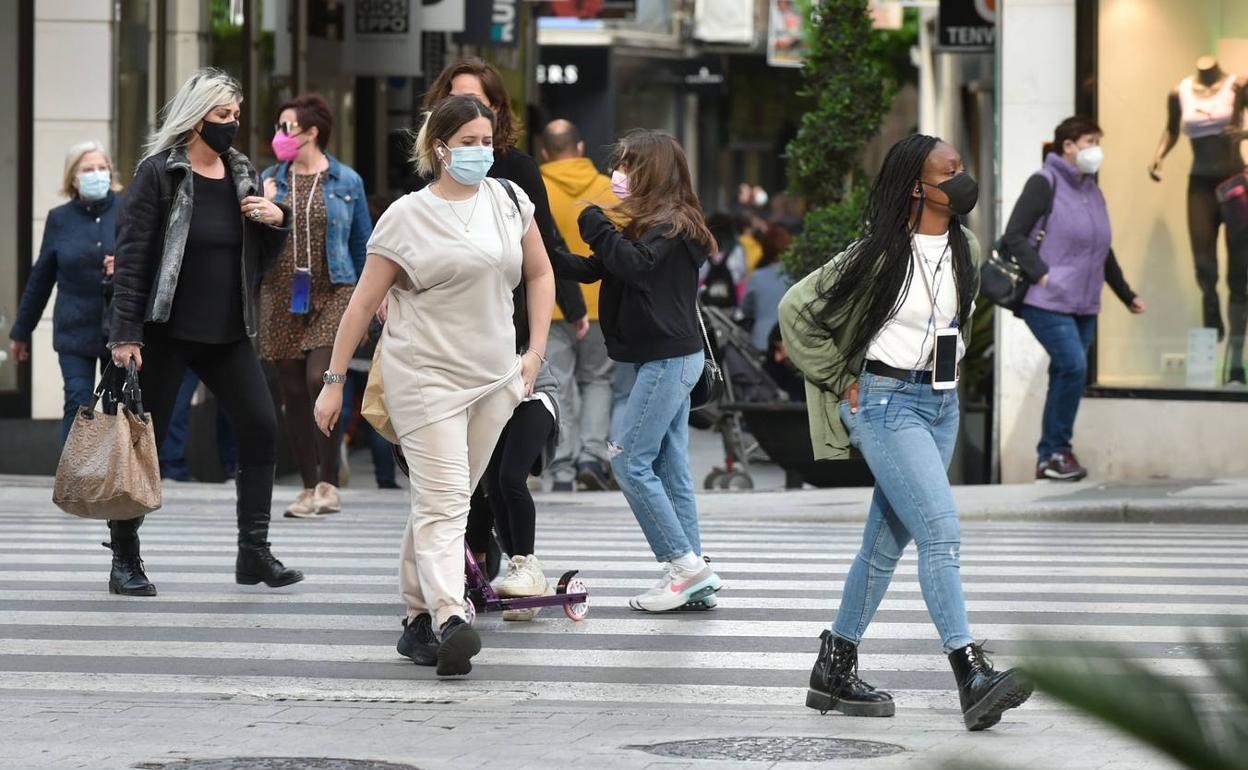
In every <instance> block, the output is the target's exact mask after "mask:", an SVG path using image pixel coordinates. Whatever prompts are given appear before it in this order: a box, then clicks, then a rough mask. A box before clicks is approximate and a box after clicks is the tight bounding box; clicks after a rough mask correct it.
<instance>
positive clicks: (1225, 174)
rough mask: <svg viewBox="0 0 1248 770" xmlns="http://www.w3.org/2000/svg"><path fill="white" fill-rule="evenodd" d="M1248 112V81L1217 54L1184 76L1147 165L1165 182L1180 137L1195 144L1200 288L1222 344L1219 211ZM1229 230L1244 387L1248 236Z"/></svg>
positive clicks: (1193, 198)
mask: <svg viewBox="0 0 1248 770" xmlns="http://www.w3.org/2000/svg"><path fill="white" fill-rule="evenodd" d="M1246 106H1248V78H1240V77H1237V76H1235V75H1232V74H1228V73H1226V72H1223V71H1222V68H1221V67H1220V66H1219V65H1218V61H1217V60H1216V59H1215V58H1213V57H1212V56H1203V57H1201V58H1200V59H1199V60H1197V62H1196V74H1195V75H1192V76H1189V77H1187V78H1184V80H1183V81H1182V82H1180V83H1179V85H1178V86H1176V87H1175V89H1174V90H1173V91H1171V92H1170V96H1169V99H1168V102H1167V121H1166V128H1165V130H1164V131H1163V132H1162V134H1161V141H1160V143H1159V144H1158V145H1157V151H1156V153H1155V154H1154V156H1153V162H1152V164H1151V165H1150V166H1149V167H1148V173H1149V176H1150V177H1152V179H1153V181H1155V182H1160V181H1161V163H1162V160H1163V159H1164V158H1165V157H1166V155H1168V154H1169V153H1170V151H1171V150H1172V149H1174V146H1175V144H1177V143H1178V141H1179V132H1180V131H1182V133H1184V134H1186V135H1187V136H1188V138H1189V139H1190V140H1191V143H1192V169H1191V172H1190V175H1189V177H1188V185H1187V228H1188V235H1189V237H1190V239H1191V245H1192V257H1193V259H1194V262H1195V266H1196V283H1197V285H1198V286H1199V287H1200V293H1201V309H1202V313H1203V322H1204V325H1205V326H1206V327H1208V328H1212V329H1217V330H1218V340H1219V341H1220V340H1222V339H1223V337H1225V336H1226V334H1227V327H1226V326H1224V325H1223V323H1222V312H1221V303H1220V302H1219V300H1218V248H1217V239H1218V228H1219V227H1223V226H1225V225H1226V224H1227V222H1226V219H1225V217H1224V216H1223V212H1222V210H1221V209H1220V208H1219V205H1218V199H1217V195H1216V190H1217V187H1218V185H1219V183H1221V182H1223V181H1225V180H1227V179H1228V178H1230V177H1233V176H1235V175H1237V174H1240V173H1242V172H1243V171H1244V161H1243V158H1242V157H1241V156H1240V152H1239V147H1240V143H1241V142H1242V141H1243V140H1244V139H1245V138H1246V137H1245V132H1244V131H1243V129H1242V126H1243V116H1244V108H1245V107H1246ZM1240 230H1242V228H1238V229H1237V228H1231V227H1227V228H1226V229H1225V234H1224V237H1225V239H1226V247H1227V254H1228V260H1227V286H1228V289H1229V294H1230V301H1229V304H1228V307H1227V321H1228V323H1229V328H1230V339H1229V340H1228V345H1227V362H1226V363H1227V378H1228V379H1229V380H1233V381H1238V382H1241V383H1242V382H1243V381H1244V357H1243V356H1244V332H1245V327H1246V326H1248V232H1241V231H1240Z"/></svg>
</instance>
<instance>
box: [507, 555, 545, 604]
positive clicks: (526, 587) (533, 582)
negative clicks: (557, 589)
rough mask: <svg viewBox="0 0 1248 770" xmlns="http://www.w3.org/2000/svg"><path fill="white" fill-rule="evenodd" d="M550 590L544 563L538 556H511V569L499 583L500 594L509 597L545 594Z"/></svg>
mask: <svg viewBox="0 0 1248 770" xmlns="http://www.w3.org/2000/svg"><path fill="white" fill-rule="evenodd" d="M549 590H550V581H548V580H547V579H546V573H545V572H543V571H542V563H541V562H540V561H538V560H537V557H536V556H513V557H511V570H510V571H509V572H508V573H507V577H505V578H503V580H502V582H501V583H499V584H498V595H499V596H509V597H513V598H515V597H521V596H544V595H545V594H546V592H547V591H549Z"/></svg>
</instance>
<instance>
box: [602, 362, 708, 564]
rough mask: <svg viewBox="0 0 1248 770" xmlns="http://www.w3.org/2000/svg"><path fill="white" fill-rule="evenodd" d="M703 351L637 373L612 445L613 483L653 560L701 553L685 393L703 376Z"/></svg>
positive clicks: (650, 364) (638, 369)
mask: <svg viewBox="0 0 1248 770" xmlns="http://www.w3.org/2000/svg"><path fill="white" fill-rule="evenodd" d="M704 365H705V360H704V358H703V355H702V351H698V352H697V353H692V354H690V355H687V356H681V357H679V358H665V359H663V360H661V361H649V362H647V363H644V364H620V365H619V367H620V368H623V367H628V368H631V369H634V370H635V371H636V372H637V381H636V382H635V383H634V384H633V387H632V390H631V391H630V392H629V394H628V401H627V402H626V403H625V404H624V407H623V413H622V414H617V417H618V418H619V421H618V426H619V432H618V433H616V434H615V436H613V441H614V442H615V443H617V444H618V449H619V450H620V451H619V453H618V454H616V455H615V457H613V458H612V460H611V466H612V468H613V469H614V470H615V480H616V482H617V483H618V484H619V485H620V489H621V490H622V491H623V492H624V497H625V498H626V499H627V500H628V505H629V507H630V508H632V509H633V515H634V516H636V517H637V523H638V524H639V525H641V531H642V533H644V534H645V536H646V540H647V541H648V542H649V543H650V550H651V551H653V552H654V558H656V559H658V560H659V561H660V562H668V561H672V560H673V559H675V558H676V557H678V556H682V555H684V554H687V553H690V552H692V553H693V554H694V555H696V556H699V557H700V556H701V555H702V540H701V536H700V535H699V533H698V505H697V501H696V500H695V498H694V493H693V473H692V472H691V471H690V470H689V392H690V391H691V390H693V386H694V385H695V384H697V382H698V378H699V377H700V376H702V367H703V366H704Z"/></svg>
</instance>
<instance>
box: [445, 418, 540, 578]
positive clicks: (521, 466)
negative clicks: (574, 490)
mask: <svg viewBox="0 0 1248 770" xmlns="http://www.w3.org/2000/svg"><path fill="white" fill-rule="evenodd" d="M554 428H555V418H554V415H552V414H551V413H550V410H549V409H547V408H546V406H545V405H544V404H542V402H541V401H525V402H524V403H522V404H520V406H518V407H516V411H515V414H513V415H512V416H511V419H510V420H509V421H508V422H507V425H506V427H504V428H503V433H502V435H501V436H500V437H499V439H498V445H497V446H496V447H495V448H494V455H493V457H491V458H490V464H489V466H488V468H487V469H486V471H485V478H483V479H482V480H481V484H480V486H478V487H477V491H476V492H475V493H474V494H473V496H472V507H471V509H470V510H469V513H468V533H467V538H468V545H469V547H470V548H472V550H473V551H474V552H476V553H484V552H485V550H486V544H487V543H488V542H489V536H490V527H491V525H493V528H494V531H495V532H497V533H498V539H499V543H500V544H501V545H502V547H503V550H504V551H506V552H507V553H508V554H509V555H511V556H531V555H532V554H533V542H534V538H535V537H536V531H537V509H536V507H535V506H534V505H533V495H532V493H531V492H529V483H528V482H529V475H530V474H531V473H533V472H534V471H535V470H537V469H538V466H539V465H540V463H541V457H542V451H543V450H544V449H545V448H546V443H547V440H548V439H549V438H550V432H551V431H552V430H554Z"/></svg>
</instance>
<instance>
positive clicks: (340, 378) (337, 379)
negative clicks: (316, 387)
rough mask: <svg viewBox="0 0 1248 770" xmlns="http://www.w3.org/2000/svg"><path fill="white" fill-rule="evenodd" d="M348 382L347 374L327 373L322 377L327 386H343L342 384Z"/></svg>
mask: <svg viewBox="0 0 1248 770" xmlns="http://www.w3.org/2000/svg"><path fill="white" fill-rule="evenodd" d="M346 381H347V375H346V374H345V373H344V374H334V373H333V372H330V371H327V372H325V373H324V374H322V375H321V382H323V383H325V384H326V385H341V384H342V383H344V382H346Z"/></svg>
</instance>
